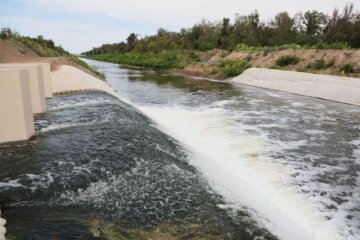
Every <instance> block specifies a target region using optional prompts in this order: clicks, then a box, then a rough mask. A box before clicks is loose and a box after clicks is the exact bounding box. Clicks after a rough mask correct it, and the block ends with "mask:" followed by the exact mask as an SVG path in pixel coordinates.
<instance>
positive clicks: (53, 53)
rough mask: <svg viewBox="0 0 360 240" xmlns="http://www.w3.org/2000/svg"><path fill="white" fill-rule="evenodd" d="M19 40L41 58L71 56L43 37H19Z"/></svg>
mask: <svg viewBox="0 0 360 240" xmlns="http://www.w3.org/2000/svg"><path fill="white" fill-rule="evenodd" d="M18 40H19V41H20V42H22V43H23V44H24V45H25V46H27V47H28V48H30V49H32V50H33V51H34V52H35V53H37V54H38V55H39V56H41V57H60V56H67V55H70V54H69V53H68V52H66V51H65V50H64V49H63V48H62V47H61V46H55V44H54V42H53V41H52V40H46V39H44V38H43V36H41V35H40V36H38V37H37V38H30V37H19V38H18Z"/></svg>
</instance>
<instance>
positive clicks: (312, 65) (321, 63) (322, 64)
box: [306, 59, 335, 70]
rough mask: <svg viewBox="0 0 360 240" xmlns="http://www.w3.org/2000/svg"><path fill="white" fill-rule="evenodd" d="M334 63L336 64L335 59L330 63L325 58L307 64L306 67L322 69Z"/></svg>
mask: <svg viewBox="0 0 360 240" xmlns="http://www.w3.org/2000/svg"><path fill="white" fill-rule="evenodd" d="M334 65H335V59H332V60H330V61H329V62H328V63H327V62H326V61H325V60H324V59H317V60H316V61H315V62H313V63H309V64H308V65H307V66H306V68H307V69H315V70H321V69H328V68H330V67H332V66H334Z"/></svg>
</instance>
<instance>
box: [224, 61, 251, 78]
mask: <svg viewBox="0 0 360 240" xmlns="http://www.w3.org/2000/svg"><path fill="white" fill-rule="evenodd" d="M250 67H251V64H250V63H249V62H248V61H246V60H240V59H238V60H225V61H223V62H222V63H221V64H220V72H221V74H222V75H223V76H224V77H235V76H238V75H240V74H241V73H243V72H244V71H245V70H246V69H248V68H250Z"/></svg>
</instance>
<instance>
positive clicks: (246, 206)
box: [0, 60, 360, 240]
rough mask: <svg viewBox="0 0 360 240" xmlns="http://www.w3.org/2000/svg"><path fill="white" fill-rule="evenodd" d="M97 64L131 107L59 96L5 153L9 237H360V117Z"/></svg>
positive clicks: (2, 192) (289, 98) (2, 200)
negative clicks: (32, 130) (26, 137)
mask: <svg viewBox="0 0 360 240" xmlns="http://www.w3.org/2000/svg"><path fill="white" fill-rule="evenodd" d="M87 61H88V63H89V64H91V65H93V66H94V67H96V68H97V69H98V70H99V71H101V72H103V73H104V74H105V75H106V78H107V79H108V82H109V83H110V84H111V85H112V87H113V88H114V89H115V90H117V91H118V95H119V99H116V98H114V97H111V96H108V95H106V94H104V93H99V92H89V93H78V94H71V95H64V96H58V97H55V98H54V99H51V100H49V101H48V102H47V105H48V107H49V108H50V110H49V111H48V112H47V113H45V114H42V115H38V116H36V132H37V133H36V136H35V137H34V138H33V139H31V140H30V141H28V142H20V143H14V144H5V145H0V158H1V172H0V206H1V207H2V210H3V213H4V216H5V217H6V218H7V220H8V225H7V228H8V236H10V237H12V238H18V239H50V238H51V237H53V238H54V237H56V238H57V239H76V238H82V239H91V238H93V239H99V238H100V239H123V238H125V239H126V238H128V239H138V238H141V237H143V238H144V237H146V236H148V237H152V238H153V239H154V238H155V239H156V237H158V238H160V237H162V239H170V237H169V236H171V237H178V238H180V239H192V238H198V239H249V240H250V239H276V238H279V239H289V240H294V239H299V240H300V239H301V240H303V239H314V240H318V239H319V240H322V239H326V240H329V239H349V240H355V239H360V176H359V174H360V108H358V107H354V106H348V105H343V104H337V103H330V102H325V101H321V100H316V99H312V98H305V97H300V96H294V95H290V94H284V93H278V92H271V91H268V90H261V89H256V88H251V87H245V86H240V85H231V84H228V83H223V82H217V81H209V80H205V79H196V78H195V79H194V78H189V77H184V76H177V75H170V74H164V73H158V72H154V71H147V70H141V69H137V68H130V67H119V66H118V65H114V64H109V63H102V62H97V61H90V60H87ZM154 234H155V235H154ZM156 234H158V235H156ZM121 237H122V238H121Z"/></svg>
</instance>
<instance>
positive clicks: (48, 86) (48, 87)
mask: <svg viewBox="0 0 360 240" xmlns="http://www.w3.org/2000/svg"><path fill="white" fill-rule="evenodd" d="M40 64H41V65H42V67H43V76H44V88H45V97H46V98H52V97H53V92H52V83H51V67H50V63H40Z"/></svg>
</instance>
